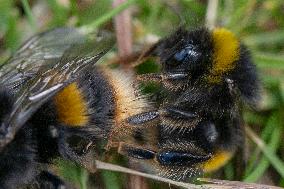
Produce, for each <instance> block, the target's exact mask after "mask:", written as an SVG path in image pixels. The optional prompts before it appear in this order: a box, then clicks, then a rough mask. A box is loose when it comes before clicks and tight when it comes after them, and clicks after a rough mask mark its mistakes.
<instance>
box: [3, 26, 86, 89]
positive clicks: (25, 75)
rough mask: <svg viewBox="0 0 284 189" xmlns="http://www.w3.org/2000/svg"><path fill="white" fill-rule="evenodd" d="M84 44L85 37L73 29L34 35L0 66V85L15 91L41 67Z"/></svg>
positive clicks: (60, 29) (55, 30)
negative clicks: (68, 50) (77, 45)
mask: <svg viewBox="0 0 284 189" xmlns="http://www.w3.org/2000/svg"><path fill="white" fill-rule="evenodd" d="M85 42H86V35H84V34H83V33H82V32H81V31H80V30H78V29H75V28H57V29H54V30H51V31H47V32H44V33H40V34H38V35H35V36H33V37H31V38H30V39H29V40H27V41H26V42H25V43H24V44H23V45H22V46H21V47H20V48H19V49H18V50H17V52H16V53H15V54H14V55H13V56H12V57H11V58H10V59H9V60H8V61H6V62H5V63H4V64H3V65H1V67H0V84H4V85H5V86H6V87H8V88H10V89H13V90H16V89H18V87H19V86H20V85H21V84H23V83H24V82H26V81H27V80H28V79H30V78H32V77H33V75H34V74H35V73H37V72H38V70H39V68H40V67H41V66H42V65H44V64H50V62H56V61H57V60H59V59H60V58H61V57H62V55H63V54H64V52H65V51H66V50H67V49H69V48H70V47H71V46H73V45H76V44H83V43H85Z"/></svg>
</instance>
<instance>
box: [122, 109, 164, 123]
mask: <svg viewBox="0 0 284 189" xmlns="http://www.w3.org/2000/svg"><path fill="white" fill-rule="evenodd" d="M158 116H159V113H158V112H156V111H153V112H146V113H141V114H137V115H135V116H132V117H130V118H128V119H127V122H128V123H130V124H132V125H140V124H142V123H145V122H148V121H152V120H154V119H156V118H157V117H158Z"/></svg>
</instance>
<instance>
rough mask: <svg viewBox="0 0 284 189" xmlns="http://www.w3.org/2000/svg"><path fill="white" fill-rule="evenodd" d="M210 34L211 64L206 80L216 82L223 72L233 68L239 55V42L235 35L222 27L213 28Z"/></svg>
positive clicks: (219, 79)
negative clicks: (211, 38)
mask: <svg viewBox="0 0 284 189" xmlns="http://www.w3.org/2000/svg"><path fill="white" fill-rule="evenodd" d="M212 35H213V36H212V37H213V65H212V69H211V70H210V73H209V76H208V77H207V80H208V81H209V82H211V83H218V82H220V81H221V78H222V76H223V75H224V74H226V73H227V72H229V71H231V70H232V69H234V68H235V66H236V65H235V63H236V61H237V60H238V59H239V56H240V55H239V54H240V52H239V51H240V50H239V48H240V44H239V41H238V39H237V38H236V36H235V35H234V34H233V33H232V32H230V31H229V30H227V29H224V28H217V29H214V30H213V32H212Z"/></svg>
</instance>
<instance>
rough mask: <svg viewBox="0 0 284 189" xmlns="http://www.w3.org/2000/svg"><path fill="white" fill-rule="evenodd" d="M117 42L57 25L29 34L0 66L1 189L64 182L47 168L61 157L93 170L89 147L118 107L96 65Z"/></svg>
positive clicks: (58, 185)
mask: <svg viewBox="0 0 284 189" xmlns="http://www.w3.org/2000/svg"><path fill="white" fill-rule="evenodd" d="M113 44H114V40H113V37H111V36H109V35H99V36H97V37H96V38H95V39H91V38H89V37H88V35H86V34H85V33H84V32H83V31H82V30H80V29H74V28H59V29H55V30H51V31H48V32H44V33H41V34H38V35H36V36H34V37H32V38H31V39H29V40H28V41H27V42H25V43H24V44H23V45H22V47H20V48H19V49H18V51H17V52H16V53H15V54H14V56H13V57H11V58H10V59H9V60H8V61H7V62H6V63H5V64H4V65H2V66H1V70H0V86H1V90H0V122H1V127H0V188H1V189H2V188H3V189H9V188H20V187H25V186H27V187H28V186H29V185H33V186H37V187H38V188H60V187H61V186H64V185H65V183H64V182H63V181H61V180H60V179H59V177H57V176H55V175H54V174H52V173H51V172H49V171H48V167H47V164H50V163H52V162H53V160H54V159H56V158H63V159H67V160H71V161H73V162H75V163H78V164H80V165H82V166H84V167H86V168H87V169H89V170H90V171H94V169H95V165H94V160H93V152H92V146H93V144H94V143H96V140H102V139H103V138H104V137H105V131H104V130H102V129H105V130H108V129H109V126H110V125H109V124H110V123H107V120H105V119H104V118H105V117H108V116H111V115H112V108H113V105H112V104H111V103H112V102H113V99H111V98H112V96H111V94H109V93H110V92H109V90H108V89H109V88H110V85H109V84H108V83H106V80H104V79H103V80H101V79H100V78H101V77H102V74H103V73H102V72H103V71H101V70H100V69H97V68H95V67H94V64H95V63H96V62H97V61H98V60H99V59H100V58H101V57H102V56H103V55H104V54H105V53H106V52H108V51H109V50H110V49H111V47H112V46H113ZM83 90H84V93H83V92H82V91H83ZM94 106H95V107H98V109H93V108H91V107H94ZM102 106H105V108H104V109H103V110H101V109H99V107H102ZM89 107H90V108H89ZM93 124H95V125H99V126H98V127H92V125H93ZM96 145H99V143H96Z"/></svg>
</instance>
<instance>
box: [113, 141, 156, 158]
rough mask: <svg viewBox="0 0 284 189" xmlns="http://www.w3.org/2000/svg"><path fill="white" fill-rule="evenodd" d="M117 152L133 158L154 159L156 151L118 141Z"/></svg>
mask: <svg viewBox="0 0 284 189" xmlns="http://www.w3.org/2000/svg"><path fill="white" fill-rule="evenodd" d="M118 153H120V154H122V155H125V156H127V157H131V158H134V159H144V160H151V159H154V158H155V156H156V152H154V151H152V150H148V149H143V148H141V147H140V148H139V147H136V146H134V145H129V144H126V143H120V145H119V148H118Z"/></svg>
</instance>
